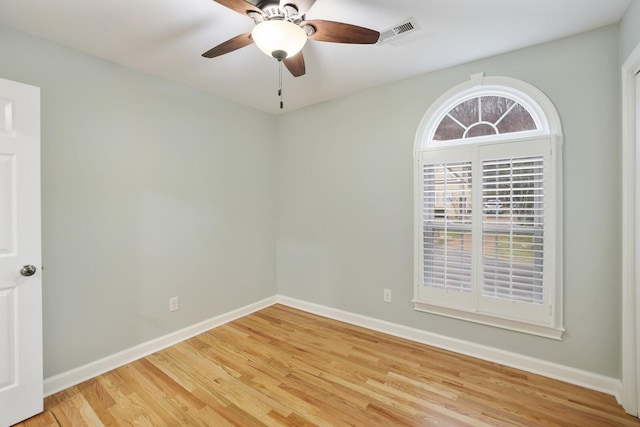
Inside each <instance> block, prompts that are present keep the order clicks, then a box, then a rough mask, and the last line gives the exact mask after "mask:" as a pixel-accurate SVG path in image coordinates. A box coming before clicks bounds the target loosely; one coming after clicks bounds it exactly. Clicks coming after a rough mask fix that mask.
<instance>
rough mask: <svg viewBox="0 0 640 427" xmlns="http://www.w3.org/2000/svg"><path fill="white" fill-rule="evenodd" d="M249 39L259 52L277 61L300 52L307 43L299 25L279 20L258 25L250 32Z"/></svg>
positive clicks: (305, 35)
mask: <svg viewBox="0 0 640 427" xmlns="http://www.w3.org/2000/svg"><path fill="white" fill-rule="evenodd" d="M251 38H253V41H254V43H255V44H256V45H257V46H258V48H259V49H260V50H261V51H263V52H264V53H265V54H266V55H268V56H271V57H274V58H276V59H277V60H279V61H281V60H283V59H285V58H290V57H292V56H294V55H295V54H297V53H298V52H300V50H302V48H303V47H304V44H305V43H306V42H307V34H306V33H305V31H304V30H303V29H302V28H300V26H299V25H296V24H294V23H292V22H289V21H284V20H281V19H272V20H270V21H264V22H261V23H259V24H258V25H256V26H255V27H254V28H253V31H251Z"/></svg>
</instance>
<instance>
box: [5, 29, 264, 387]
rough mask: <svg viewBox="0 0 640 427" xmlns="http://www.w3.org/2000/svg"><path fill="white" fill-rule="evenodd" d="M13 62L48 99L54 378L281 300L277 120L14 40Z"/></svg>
mask: <svg viewBox="0 0 640 427" xmlns="http://www.w3.org/2000/svg"><path fill="white" fill-rule="evenodd" d="M0 57H2V58H3V59H2V60H1V61H0V77H3V78H6V79H10V80H15V81H20V82H23V83H27V84H32V85H35V86H39V87H40V88H41V104H42V105H41V109H42V111H41V114H42V242H43V263H44V266H45V270H44V275H43V286H44V288H43V292H44V296H43V305H44V307H43V315H44V361H45V377H50V376H52V375H55V374H57V373H61V372H64V371H67V370H70V369H72V368H76V367H78V366H81V365H83V364H86V363H88V362H92V361H95V360H97V359H100V358H102V357H105V356H109V355H111V354H114V353H116V352H118V351H121V350H123V349H128V348H130V347H133V346H134V345H137V344H140V343H142V342H145V341H148V340H150V339H152V338H156V337H159V336H162V335H165V334H167V333H169V332H172V331H175V330H178V329H180V328H183V327H185V326H188V325H192V324H194V323H197V322H199V321H202V320H205V319H209V318H211V317H214V316H215V315H218V314H222V313H226V312H229V311H231V310H233V309H235V308H238V307H242V306H245V305H247V304H249V303H252V302H255V301H258V300H260V299H263V298H266V297H270V296H272V295H274V294H275V293H276V280H275V256H274V255H275V232H274V229H275V226H274V224H275V217H274V215H275V208H274V204H275V196H274V188H275V181H274V178H275V174H274V121H273V118H272V117H271V116H270V115H267V114H264V113H260V112H257V111H255V110H252V109H249V108H246V107H241V106H239V105H237V104H235V103H231V102H228V101H225V100H222V99H218V98H215V97H213V96H210V95H206V94H204V93H201V92H198V91H195V90H192V89H189V88H186V87H184V86H180V85H177V84H174V83H170V82H168V81H165V80H162V79H158V78H155V77H152V76H149V75H145V74H141V73H138V72H135V71H131V70H129V69H127V68H124V67H122V66H120V65H116V64H113V63H110V62H107V61H103V60H100V59H97V58H95V57H91V56H88V55H85V54H82V53H80V52H77V51H74V50H71V49H67V48H64V47H61V46H59V45H56V44H53V43H49V42H46V41H44V40H41V39H37V38H34V37H31V36H28V35H25V34H23V33H18V32H15V31H12V30H9V29H6V28H2V27H0ZM212 78H215V77H213V76H212ZM247 124H250V125H247ZM172 296H179V297H180V298H181V309H180V310H179V311H177V312H174V313H169V311H168V299H169V298H170V297H172Z"/></svg>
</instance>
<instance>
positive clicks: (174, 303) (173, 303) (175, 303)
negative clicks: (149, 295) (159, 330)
mask: <svg viewBox="0 0 640 427" xmlns="http://www.w3.org/2000/svg"><path fill="white" fill-rule="evenodd" d="M178 310H180V298H178V297H173V298H169V311H178Z"/></svg>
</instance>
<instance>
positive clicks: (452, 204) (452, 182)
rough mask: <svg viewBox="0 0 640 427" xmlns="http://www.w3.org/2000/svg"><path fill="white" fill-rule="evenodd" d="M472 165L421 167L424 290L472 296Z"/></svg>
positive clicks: (467, 163)
mask: <svg viewBox="0 0 640 427" xmlns="http://www.w3.org/2000/svg"><path fill="white" fill-rule="evenodd" d="M471 202H472V200H471V163H470V162H457V163H456V162H450V163H440V164H427V165H424V166H423V233H424V235H423V257H424V259H423V264H422V265H423V277H424V283H423V284H424V286H427V287H432V288H440V289H445V290H447V291H458V292H471V252H472V246H471V222H472V215H471V214H472V209H471Z"/></svg>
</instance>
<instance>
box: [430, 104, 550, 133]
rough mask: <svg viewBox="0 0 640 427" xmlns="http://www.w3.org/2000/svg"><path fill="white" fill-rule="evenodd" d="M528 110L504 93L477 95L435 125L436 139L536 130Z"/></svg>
mask: <svg viewBox="0 0 640 427" xmlns="http://www.w3.org/2000/svg"><path fill="white" fill-rule="evenodd" d="M537 129H538V126H537V125H536V121H535V120H534V118H533V116H532V115H531V113H529V111H528V110H527V109H526V108H525V107H524V106H523V105H522V104H521V103H519V102H517V101H516V100H514V99H511V98H507V97H504V96H478V97H474V98H471V99H467V100H466V101H463V102H461V103H459V104H458V105H456V106H455V107H453V108H452V109H451V110H449V112H447V113H446V115H445V116H444V117H443V119H442V120H441V121H440V124H439V125H438V127H437V128H436V132H435V134H434V136H433V142H438V141H451V140H456V139H467V138H475V137H480V136H489V135H502V134H508V133H516V132H525V131H531V130H537Z"/></svg>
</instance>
